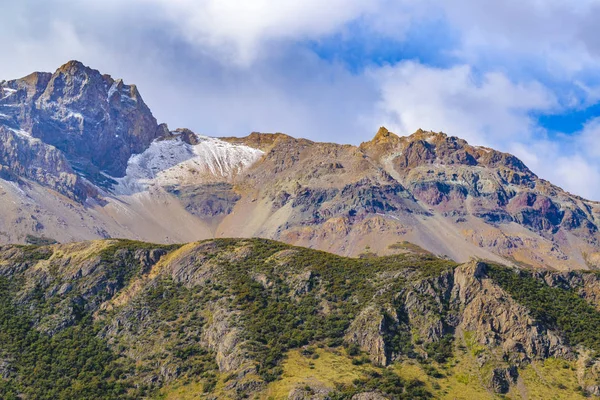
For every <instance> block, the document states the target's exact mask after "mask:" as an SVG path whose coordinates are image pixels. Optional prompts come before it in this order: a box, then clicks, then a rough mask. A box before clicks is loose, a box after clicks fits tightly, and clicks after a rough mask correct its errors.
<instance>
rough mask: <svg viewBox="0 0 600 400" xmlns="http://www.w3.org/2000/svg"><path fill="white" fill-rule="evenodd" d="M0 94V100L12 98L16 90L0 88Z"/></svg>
mask: <svg viewBox="0 0 600 400" xmlns="http://www.w3.org/2000/svg"><path fill="white" fill-rule="evenodd" d="M0 92H2V96H1V97H0V100H4V99H6V98H8V97H10V96H12V95H13V94H15V93H17V90H16V89H11V88H6V87H3V88H0Z"/></svg>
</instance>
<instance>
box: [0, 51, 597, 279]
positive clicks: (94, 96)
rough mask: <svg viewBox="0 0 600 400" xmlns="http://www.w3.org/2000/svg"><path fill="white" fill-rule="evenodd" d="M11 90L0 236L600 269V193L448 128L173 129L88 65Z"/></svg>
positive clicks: (1, 115) (6, 85)
mask: <svg viewBox="0 0 600 400" xmlns="http://www.w3.org/2000/svg"><path fill="white" fill-rule="evenodd" d="M0 90H2V92H1V96H0V131H1V132H3V135H5V136H6V138H7V140H5V141H3V143H2V144H1V147H0V155H3V156H2V157H4V158H3V161H2V166H3V175H2V176H4V177H5V178H10V180H12V182H13V183H14V184H16V185H17V189H18V190H16V189H15V188H13V187H11V186H10V185H9V181H6V179H4V181H6V184H3V185H2V186H3V188H4V192H3V194H2V193H0V194H1V195H2V196H4V198H5V200H3V201H4V202H5V203H7V204H10V203H12V204H15V205H16V207H9V208H8V209H7V210H5V211H4V212H0V241H4V242H24V241H25V240H26V238H27V237H29V236H34V237H47V238H50V239H54V240H58V241H61V242H68V241H77V240H81V239H95V238H108V237H124V238H131V239H138V240H146V241H152V242H163V243H173V242H188V241H193V240H200V239H206V238H214V237H264V238H272V239H276V240H281V241H284V242H287V243H292V244H297V245H303V246H308V247H314V248H318V249H322V250H327V251H331V252H334V253H337V254H342V255H358V254H361V253H364V252H374V253H377V254H380V255H386V254H394V253H397V252H398V251H401V248H402V246H403V245H402V243H404V242H411V243H415V244H417V245H419V246H421V247H423V248H425V249H427V250H429V251H432V252H433V253H435V254H438V255H443V256H448V257H450V258H452V259H454V260H457V261H461V262H464V261H466V260H468V259H469V258H470V257H471V256H477V257H481V258H487V259H491V260H494V261H496V262H503V263H508V264H513V265H531V266H535V267H540V268H555V269H579V268H600V240H599V239H600V233H598V226H600V203H597V202H592V201H588V200H585V199H583V198H581V197H578V196H574V195H571V194H569V193H567V192H565V191H563V190H562V189H560V188H558V187H556V186H554V185H552V184H551V183H549V182H547V181H545V180H543V179H540V178H539V177H537V175H535V174H534V173H533V172H532V171H530V170H529V169H528V168H527V166H526V165H525V164H524V163H523V162H521V161H520V160H519V159H518V158H517V157H515V156H513V155H511V154H508V153H502V152H499V151H496V150H494V149H490V148H485V147H480V146H471V145H469V144H468V143H467V142H466V141H464V140H462V139H460V138H458V137H455V136H448V135H447V134H445V133H441V132H438V133H435V132H427V131H423V130H420V129H419V130H418V131H416V132H415V133H414V134H412V135H409V136H398V135H396V134H394V133H392V132H390V131H389V130H387V129H386V128H384V127H381V128H380V129H379V131H378V132H377V133H376V134H375V136H374V137H373V138H372V139H371V140H370V141H366V142H363V143H361V144H360V145H358V146H354V145H349V144H336V143H321V142H315V141H311V140H307V139H302V138H293V137H291V136H289V135H286V134H283V133H275V134H263V133H258V132H253V133H251V134H249V135H248V136H245V137H224V138H209V137H206V136H202V135H197V134H195V133H194V132H192V131H190V130H187V129H178V130H175V131H171V130H169V128H168V126H167V125H166V124H158V122H157V121H156V120H155V119H154V117H153V116H152V113H151V111H150V110H149V108H148V107H147V106H146V105H145V103H144V102H143V100H142V98H141V95H140V94H139V91H138V90H137V87H136V86H135V85H126V84H125V83H123V81H122V80H119V79H113V78H112V77H110V76H109V75H102V74H101V73H100V72H99V71H97V70H94V69H91V68H88V67H86V66H84V65H83V64H81V63H80V62H76V61H72V62H69V63H67V64H65V65H63V66H61V67H60V68H59V69H58V70H57V71H56V72H55V73H53V74H49V73H34V74H30V75H28V76H27V77H25V78H22V79H17V80H13V81H2V83H0ZM9 138H10V139H9ZM90 138H93V140H91V139H90ZM92 143H93V145H91V144H92ZM38 148H39V149H43V151H41V150H38ZM32 154H47V155H45V156H43V157H37V158H36V157H32V156H31V155H32ZM51 154H52V156H51ZM36 163H37V164H36ZM35 168H37V170H36V169H35ZM30 171H38V172H30ZM1 182H3V181H0V183H1ZM55 192H58V193H60V194H61V195H64V196H66V197H67V199H65V198H64V197H62V196H60V195H58V196H57V194H56V193H55ZM25 222H26V223H25Z"/></svg>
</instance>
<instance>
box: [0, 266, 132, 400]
mask: <svg viewBox="0 0 600 400" xmlns="http://www.w3.org/2000/svg"><path fill="white" fill-rule="evenodd" d="M0 349H1V351H2V353H3V356H5V357H6V358H7V359H8V362H9V365H10V369H11V371H12V374H11V376H10V378H11V379H9V380H8V381H2V380H0V398H3V399H8V398H16V397H15V396H16V395H17V394H20V395H24V396H25V397H26V398H31V399H90V398H107V399H110V398H125V397H126V390H127V389H128V388H129V383H128V382H127V381H124V380H122V379H120V378H121V376H115V371H123V372H124V371H125V370H127V367H126V366H123V365H120V364H119V362H118V360H117V357H116V355H115V354H114V353H113V352H111V351H110V350H109V349H108V347H107V345H106V343H104V342H103V341H102V340H101V339H99V338H97V336H96V331H95V330H94V329H93V328H92V327H91V326H90V324H89V321H82V323H81V324H80V325H79V326H74V327H70V328H67V329H65V330H63V331H61V332H59V333H58V334H56V335H54V336H49V335H46V334H43V333H40V332H38V331H37V330H35V329H34V328H33V327H32V324H31V321H30V319H29V318H28V316H27V312H26V310H24V309H22V308H21V307H18V306H17V305H15V304H14V301H13V299H12V296H11V288H10V284H9V282H8V281H7V280H6V279H4V278H0Z"/></svg>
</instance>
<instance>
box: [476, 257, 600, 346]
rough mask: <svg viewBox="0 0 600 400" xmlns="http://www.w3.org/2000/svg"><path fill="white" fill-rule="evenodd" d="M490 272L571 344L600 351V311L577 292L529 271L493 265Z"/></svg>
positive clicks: (494, 278) (493, 277) (491, 275)
mask: <svg viewBox="0 0 600 400" xmlns="http://www.w3.org/2000/svg"><path fill="white" fill-rule="evenodd" d="M487 273H488V275H489V277H490V278H492V279H493V280H494V281H495V282H496V283H497V284H498V285H500V286H501V287H502V288H503V289H504V290H506V291H507V292H508V293H509V294H510V295H511V296H512V297H513V298H514V299H515V300H516V301H518V302H519V303H521V304H522V305H524V306H525V307H527V308H528V309H529V310H530V312H531V313H532V315H533V317H534V318H535V319H537V320H538V321H540V322H542V323H544V324H546V325H548V326H550V327H552V328H555V329H557V330H559V331H560V332H562V333H563V334H564V336H565V338H566V339H567V340H568V341H569V343H570V344H572V345H578V344H581V345H584V346H585V347H588V348H590V349H592V350H594V351H596V352H600V329H598V327H600V312H598V311H597V310H596V309H595V308H594V307H593V306H591V305H590V304H589V303H587V302H586V301H585V300H584V299H582V298H581V297H579V296H578V295H577V294H576V293H575V292H573V291H572V290H566V289H561V288H553V287H550V286H548V285H547V284H546V283H545V282H544V281H543V280H541V279H536V278H535V277H534V276H533V274H532V273H531V272H528V271H522V270H519V271H516V270H511V269H508V268H505V267H500V266H494V265H490V266H488V271H487Z"/></svg>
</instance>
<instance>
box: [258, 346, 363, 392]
mask: <svg viewBox="0 0 600 400" xmlns="http://www.w3.org/2000/svg"><path fill="white" fill-rule="evenodd" d="M315 354H316V355H317V357H312V356H304V355H302V353H301V352H300V351H299V350H292V351H290V352H288V354H287V358H286V360H285V361H284V362H283V375H282V377H281V379H280V380H277V381H275V382H272V383H271V384H270V385H269V386H268V387H267V390H265V392H264V393H262V394H261V396H260V398H261V399H276V400H278V399H287V398H288V395H289V393H290V391H291V390H293V389H294V388H295V387H303V386H306V385H317V386H322V387H328V388H332V389H333V388H334V387H335V384H336V383H344V384H349V383H351V382H352V381H353V380H354V379H358V378H362V377H363V376H364V372H366V371H368V370H372V369H374V368H375V367H373V366H371V365H360V366H359V365H354V364H352V359H351V358H350V357H348V356H347V355H346V354H345V352H344V350H341V349H338V350H335V351H329V350H325V349H316V350H315Z"/></svg>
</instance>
